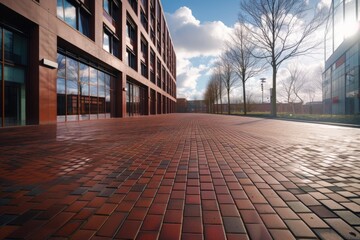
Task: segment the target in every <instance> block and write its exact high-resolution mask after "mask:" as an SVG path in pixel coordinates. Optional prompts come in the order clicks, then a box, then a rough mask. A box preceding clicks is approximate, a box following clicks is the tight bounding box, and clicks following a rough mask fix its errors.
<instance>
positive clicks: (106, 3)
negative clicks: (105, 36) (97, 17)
mask: <svg viewBox="0 0 360 240" xmlns="http://www.w3.org/2000/svg"><path fill="white" fill-rule="evenodd" d="M103 3H104V5H103V7H104V10H105V11H106V12H107V13H108V14H110V3H109V0H104V2H103Z"/></svg>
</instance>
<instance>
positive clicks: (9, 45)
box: [4, 29, 14, 61]
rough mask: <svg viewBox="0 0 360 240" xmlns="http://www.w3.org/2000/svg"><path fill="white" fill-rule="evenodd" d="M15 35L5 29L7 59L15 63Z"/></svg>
mask: <svg viewBox="0 0 360 240" xmlns="http://www.w3.org/2000/svg"><path fill="white" fill-rule="evenodd" d="M13 38H14V34H13V33H12V32H9V31H7V30H5V29H4V45H5V46H4V47H5V49H4V51H5V59H8V60H11V61H14V54H13V52H14V40H13Z"/></svg>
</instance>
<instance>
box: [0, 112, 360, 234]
mask: <svg viewBox="0 0 360 240" xmlns="http://www.w3.org/2000/svg"><path fill="white" fill-rule="evenodd" d="M314 133H316V136H315V135H314ZM359 133H360V132H359V131H358V130H357V129H349V128H344V127H342V128H338V127H334V126H332V127H331V131H329V127H328V126H323V125H313V124H305V123H298V122H283V121H278V120H276V121H274V120H271V119H266V120H264V119H262V120H261V119H260V120H259V119H253V118H242V117H234V116H231V117H229V116H224V115H221V116H220V115H209V114H206V115H202V114H184V115H181V114H174V115H166V116H152V117H151V118H124V119H108V120H98V121H83V122H76V123H71V122H68V123H66V124H58V125H51V126H26V127H21V128H11V129H6V128H4V129H2V130H1V131H0V139H1V144H0V151H1V157H0V176H1V181H0V192H1V193H0V238H8V239H14V238H22V239H24V238H25V239H26V238H28V239H35V238H38V239H39V238H40V239H42V238H48V239H66V238H74V239H89V238H93V239H110V238H128V239H134V238H137V239H157V238H159V239H169V238H174V239H180V238H181V237H182V238H183V239H226V238H227V239H257V238H262V239H266V238H270V237H272V238H274V239H294V238H298V239H301V238H308V239H312V238H320V239H341V238H343V239H352V238H353V239H357V238H358V232H359V230H360V223H359V217H360V215H359V206H360V198H359V196H360V190H359V189H360V183H359V181H358V179H359V177H360V172H359V171H360V170H359V167H358V164H357V159H358V152H357V146H359V144H360V142H359V139H358V136H359ZM314 136H315V137H314ZM139 139H144V141H139ZM349 143H351V144H349ZM44 149H45V150H46V151H44ZM14 156H16V157H14ZM345 156H346V158H344V157H345ZM349 166H351V168H350V167H349Z"/></svg>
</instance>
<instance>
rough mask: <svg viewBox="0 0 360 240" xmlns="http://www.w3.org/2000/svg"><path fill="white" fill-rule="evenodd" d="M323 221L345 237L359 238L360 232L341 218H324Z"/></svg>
mask: <svg viewBox="0 0 360 240" xmlns="http://www.w3.org/2000/svg"><path fill="white" fill-rule="evenodd" d="M325 222H326V223H327V224H329V225H330V226H331V227H333V228H334V229H335V230H336V231H337V232H338V233H339V234H340V235H341V236H342V237H343V238H345V239H349V240H352V239H360V233H359V232H358V231H357V230H355V229H354V228H352V227H351V226H350V225H349V224H347V223H346V222H344V220H342V219H339V218H333V219H325Z"/></svg>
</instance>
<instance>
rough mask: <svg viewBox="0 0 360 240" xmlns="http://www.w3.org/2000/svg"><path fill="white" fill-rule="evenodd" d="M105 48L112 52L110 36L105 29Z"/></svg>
mask: <svg viewBox="0 0 360 240" xmlns="http://www.w3.org/2000/svg"><path fill="white" fill-rule="evenodd" d="M103 49H104V50H105V51H107V52H110V36H109V34H108V33H107V32H105V31H104V37H103Z"/></svg>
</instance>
